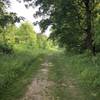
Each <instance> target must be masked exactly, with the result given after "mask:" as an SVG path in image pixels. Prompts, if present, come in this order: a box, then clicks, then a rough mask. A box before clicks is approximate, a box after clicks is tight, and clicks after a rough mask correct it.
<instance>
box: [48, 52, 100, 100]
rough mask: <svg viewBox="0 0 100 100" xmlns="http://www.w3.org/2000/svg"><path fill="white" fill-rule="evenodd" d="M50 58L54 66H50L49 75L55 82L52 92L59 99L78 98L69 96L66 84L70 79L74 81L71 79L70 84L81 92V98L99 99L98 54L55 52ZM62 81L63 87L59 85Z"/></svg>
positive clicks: (75, 99)
mask: <svg viewBox="0 0 100 100" xmlns="http://www.w3.org/2000/svg"><path fill="white" fill-rule="evenodd" d="M51 60H52V62H53V64H54V66H53V67H50V73H49V76H50V79H52V80H53V81H55V83H56V85H55V87H54V91H55V93H53V94H54V96H55V97H59V100H66V98H68V99H69V100H80V99H78V97H76V98H73V97H71V95H70V94H69V92H68V87H66V84H67V83H68V82H67V81H68V80H70V79H71V80H73V81H74V82H75V84H74V82H73V81H72V84H74V85H75V87H78V88H79V89H78V90H79V91H78V92H82V98H81V100H99V99H100V62H99V61H100V54H97V56H96V57H92V56H89V55H87V54H82V55H75V54H74V55H73V54H69V53H67V54H61V53H60V54H57V53H56V54H54V55H53V57H52V59H51ZM62 83H63V84H65V86H64V87H63V86H62V85H61V84H62ZM77 85H78V86H77ZM76 92H77V91H76ZM80 96H81V94H80ZM56 99H57V98H56ZM56 99H55V100H56ZM57 100H58V99H57Z"/></svg>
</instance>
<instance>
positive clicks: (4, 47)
mask: <svg viewBox="0 0 100 100" xmlns="http://www.w3.org/2000/svg"><path fill="white" fill-rule="evenodd" d="M0 52H2V53H4V54H12V53H13V46H12V45H11V44H7V43H0Z"/></svg>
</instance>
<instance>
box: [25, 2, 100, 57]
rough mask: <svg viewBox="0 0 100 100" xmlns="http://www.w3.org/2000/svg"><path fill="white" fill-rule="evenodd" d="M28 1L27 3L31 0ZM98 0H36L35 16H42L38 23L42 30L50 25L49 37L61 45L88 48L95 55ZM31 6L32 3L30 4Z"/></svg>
mask: <svg viewBox="0 0 100 100" xmlns="http://www.w3.org/2000/svg"><path fill="white" fill-rule="evenodd" d="M25 1H29V2H28V3H29V5H30V3H31V2H32V0H25ZM98 3H99V0H36V1H34V3H33V5H35V6H39V11H37V12H36V14H35V16H44V17H43V18H44V19H42V20H41V21H40V22H39V24H40V26H41V29H42V31H44V30H45V29H47V27H48V26H49V25H51V26H52V30H53V31H52V33H51V36H50V37H51V38H52V39H55V40H57V41H58V42H59V43H60V44H61V45H63V46H65V47H67V48H70V49H76V50H78V51H80V50H82V49H83V50H85V49H88V50H90V51H91V52H92V53H93V54H94V55H95V40H94V34H95V31H94V21H95V18H96V14H97V12H95V9H96V5H97V4H98ZM31 6H32V4H31Z"/></svg>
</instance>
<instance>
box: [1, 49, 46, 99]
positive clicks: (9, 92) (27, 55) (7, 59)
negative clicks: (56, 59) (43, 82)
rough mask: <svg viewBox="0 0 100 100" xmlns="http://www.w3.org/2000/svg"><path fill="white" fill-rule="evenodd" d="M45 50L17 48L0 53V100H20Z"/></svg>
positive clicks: (38, 66)
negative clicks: (11, 52) (6, 52)
mask: <svg viewBox="0 0 100 100" xmlns="http://www.w3.org/2000/svg"><path fill="white" fill-rule="evenodd" d="M44 53H45V51H44V50H39V49H33V50H24V49H23V50H22V49H19V50H17V49H16V50H15V53H14V54H12V55H4V54H0V100H19V98H20V97H21V96H22V95H23V94H24V93H25V91H26V85H27V84H29V83H30V82H31V80H32V79H33V77H34V76H35V74H36V73H37V71H38V69H39V68H40V64H41V62H42V60H43V59H44V55H45V54H44Z"/></svg>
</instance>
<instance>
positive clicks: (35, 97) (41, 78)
mask: <svg viewBox="0 0 100 100" xmlns="http://www.w3.org/2000/svg"><path fill="white" fill-rule="evenodd" d="M49 66H52V63H50V62H48V59H45V61H44V63H42V64H41V69H40V70H39V71H38V73H37V75H36V77H35V78H34V79H33V81H32V83H31V84H30V85H29V86H28V90H27V91H26V93H25V95H24V97H23V98H22V99H21V100H54V97H53V96H51V89H50V88H51V87H52V86H53V84H54V82H52V81H49V80H48V67H49Z"/></svg>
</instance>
